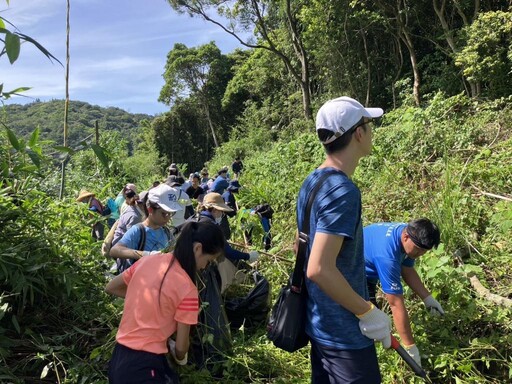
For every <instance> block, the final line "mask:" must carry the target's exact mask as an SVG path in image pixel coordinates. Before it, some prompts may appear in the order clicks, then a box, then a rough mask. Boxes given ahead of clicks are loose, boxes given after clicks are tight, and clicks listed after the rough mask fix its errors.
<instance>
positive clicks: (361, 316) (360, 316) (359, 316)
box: [356, 303, 375, 319]
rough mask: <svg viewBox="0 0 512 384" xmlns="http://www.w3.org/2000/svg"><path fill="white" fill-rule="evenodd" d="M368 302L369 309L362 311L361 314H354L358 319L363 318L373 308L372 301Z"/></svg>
mask: <svg viewBox="0 0 512 384" xmlns="http://www.w3.org/2000/svg"><path fill="white" fill-rule="evenodd" d="M368 304H370V309H369V310H367V311H366V312H364V313H363V314H361V315H356V316H357V318H359V319H361V318H363V317H364V316H366V315H367V314H368V313H370V312H371V311H372V310H373V308H375V305H373V303H368Z"/></svg>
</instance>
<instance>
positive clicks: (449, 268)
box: [0, 0, 512, 384]
mask: <svg viewBox="0 0 512 384" xmlns="http://www.w3.org/2000/svg"><path fill="white" fill-rule="evenodd" d="M168 2H169V5H170V6H169V11H170V12H171V11H172V10H175V11H178V12H186V13H189V14H190V15H192V17H203V18H206V19H207V20H210V21H211V20H212V19H214V21H217V22H218V23H222V22H224V21H226V24H225V25H224V28H225V29H224V31H225V32H226V33H229V34H231V35H233V34H234V35H236V36H238V37H239V38H240V41H241V42H242V43H243V45H244V50H236V51H234V52H230V53H226V54H224V53H222V52H221V51H220V50H219V49H218V47H217V46H216V45H215V43H213V42H212V43H209V44H205V45H203V46H200V47H186V46H185V45H183V44H176V45H175V46H174V47H173V49H172V50H171V51H170V52H169V54H168V57H167V64H166V68H165V69H164V78H165V81H166V83H165V85H164V87H163V88H162V90H161V94H160V101H162V102H164V103H167V104H169V112H168V113H165V114H162V115H161V116H158V117H156V118H155V119H153V120H152V121H151V123H147V124H146V123H145V122H143V121H142V120H143V119H145V118H146V117H144V116H133V117H131V116H127V115H124V114H123V113H122V111H119V110H117V109H115V108H110V109H107V110H105V112H108V113H106V114H103V112H101V111H102V110H101V109H99V108H96V107H93V106H89V105H87V104H86V103H73V108H74V112H73V114H72V115H71V116H74V118H73V117H71V116H70V124H76V126H74V130H75V131H74V132H75V133H74V135H76V138H78V136H79V135H80V136H79V137H80V138H83V137H84V136H85V135H87V134H90V133H92V130H93V126H94V121H95V120H96V119H102V120H100V121H99V125H100V130H101V132H100V138H99V143H98V144H99V146H98V147H99V148H97V147H94V148H93V147H90V146H88V147H83V148H81V149H79V150H76V151H73V150H70V149H69V148H67V149H66V148H58V147H56V146H55V145H54V144H48V143H45V142H44V140H43V138H48V137H46V136H43V133H42V132H40V131H39V130H38V129H36V127H37V125H38V124H39V125H40V127H41V130H43V129H46V128H47V127H48V125H45V124H43V123H44V122H45V121H48V120H49V121H52V125H51V127H50V128H49V129H50V131H51V133H52V134H55V135H56V136H55V137H53V136H52V137H51V139H53V140H55V142H56V143H57V145H59V143H61V141H62V140H61V137H60V136H59V132H61V129H60V128H59V127H61V125H62V122H61V121H62V119H63V112H62V111H60V110H59V109H62V108H63V103H62V101H54V102H50V103H33V104H31V105H29V106H27V107H26V110H24V111H23V113H21V110H20V109H21V108H25V107H19V106H11V107H4V108H3V109H2V114H1V116H2V122H4V124H2V131H1V132H2V133H1V135H0V167H1V168H0V171H1V172H0V183H1V188H0V381H2V382H8V383H11V382H12V383H16V384H18V383H36V382H38V383H39V382H47V383H55V382H59V383H106V382H107V376H106V372H107V366H108V361H109V359H110V357H111V355H112V349H113V347H114V344H115V334H116V332H117V327H118V326H119V321H120V318H121V312H122V308H123V302H122V300H120V299H114V298H113V297H111V296H109V295H107V294H106V293H105V292H104V287H105V284H106V283H107V281H109V279H110V278H111V276H109V273H108V269H109V267H110V265H111V263H112V260H111V259H106V258H105V257H103V256H102V255H101V253H100V246H101V244H100V242H95V241H93V239H92V238H91V235H90V231H91V225H92V224H93V223H94V221H95V220H97V217H91V215H90V213H89V212H88V211H87V209H86V208H85V207H84V206H83V205H82V204H78V203H77V202H76V201H75V199H76V197H77V195H78V192H79V191H80V189H82V188H86V189H88V190H91V191H94V192H95V193H96V196H97V197H98V198H99V199H100V200H102V201H105V200H106V198H107V197H114V196H115V195H116V194H117V192H118V191H119V190H120V189H121V188H122V187H123V185H125V184H126V183H127V182H135V183H136V184H137V186H138V187H139V189H140V190H144V189H147V188H149V187H150V185H151V184H152V182H153V181H154V180H160V181H162V180H163V179H164V178H165V176H166V174H165V169H166V167H167V166H168V165H169V162H176V163H178V164H179V166H180V167H181V169H182V171H183V172H185V173H186V172H188V171H196V170H198V169H200V168H202V167H203V166H204V165H205V162H206V166H207V167H208V169H209V170H210V174H211V175H213V174H215V173H216V171H217V170H218V169H220V168H221V167H222V166H224V165H226V164H230V163H231V162H232V161H233V159H234V158H235V157H236V156H240V157H241V158H242V160H243V162H244V165H245V170H244V173H243V174H242V176H241V177H240V180H239V181H240V183H241V185H242V186H243V188H242V189H241V190H240V193H239V194H238V195H237V199H238V200H237V202H238V205H239V207H240V210H239V212H238V213H237V215H236V216H235V217H234V218H232V219H230V220H231V225H232V231H233V238H232V240H233V243H234V244H237V245H235V246H236V247H239V248H244V249H246V250H249V249H256V250H259V251H260V252H261V256H260V258H259V260H258V262H257V264H256V266H255V268H256V269H258V271H259V272H260V273H261V274H262V275H264V276H265V277H266V278H267V279H268V280H269V282H270V283H271V290H272V298H273V299H275V297H276V294H277V292H278V290H279V288H280V287H281V285H282V284H284V283H285V282H286V280H287V277H288V273H289V271H290V269H291V266H292V263H293V257H294V255H293V251H292V249H293V242H294V237H295V232H296V222H295V209H296V199H297V193H298V190H299V188H300V186H301V183H302V182H303V180H304V179H305V177H306V176H307V175H308V173H309V172H311V171H312V170H313V169H315V167H317V166H318V165H319V164H321V162H322V159H323V157H324V153H323V148H322V146H321V145H320V144H319V142H318V139H317V137H316V134H315V133H314V127H315V123H314V116H315V114H316V111H317V110H318V108H319V107H320V106H321V105H322V104H323V103H324V102H325V101H326V100H329V99H331V98H334V97H337V96H340V95H349V96H351V97H354V98H356V99H358V100H360V101H361V102H362V103H363V104H365V105H366V106H371V107H382V108H384V110H385V114H384V116H383V118H382V119H380V120H379V121H377V122H376V126H375V129H374V131H373V135H374V137H373V152H372V154H371V155H370V156H368V157H366V158H365V159H364V160H363V161H362V162H361V163H360V165H359V168H358V170H357V172H356V173H355V174H354V176H353V180H354V182H355V183H356V184H357V185H358V186H359V188H360V190H361V194H362V198H363V214H362V215H363V216H362V220H363V224H364V225H366V224H370V223H375V222H383V221H400V222H402V221H408V220H410V219H413V218H418V217H428V218H430V219H432V220H433V221H434V222H435V223H436V224H437V225H438V226H439V228H440V231H441V245H440V246H439V247H438V248H437V249H435V250H433V251H431V252H428V253H427V254H426V255H425V256H422V258H421V259H420V260H419V261H418V263H417V270H418V273H419V275H420V276H421V278H422V280H423V281H424V283H425V285H426V286H427V287H428V289H429V290H430V291H431V292H432V294H433V296H434V297H435V298H436V299H437V300H439V302H440V303H442V305H443V308H444V310H445V311H446V315H445V316H443V317H431V316H429V315H428V313H427V311H425V307H424V305H423V304H422V303H421V300H419V299H418V298H417V297H416V296H415V295H414V294H413V292H412V291H411V290H410V289H406V290H405V292H404V297H405V301H406V306H407V309H408V311H409V316H410V319H411V323H412V328H413V332H414V336H415V340H416V343H417V345H418V348H419V349H420V351H421V355H422V364H423V368H424V369H425V370H426V372H427V374H428V376H429V380H427V381H424V380H422V379H420V378H418V377H415V376H414V374H413V373H412V371H411V370H410V369H409V367H408V366H407V365H406V364H405V363H404V362H403V360H402V359H401V358H400V357H399V356H398V355H397V354H396V353H395V352H394V351H393V350H384V349H383V348H382V347H381V346H380V345H378V347H377V349H378V355H379V365H380V369H381V371H382V376H383V382H384V383H386V384H395V383H422V382H429V381H430V382H433V383H439V384H446V383H449V384H462V383H464V384H466V383H471V384H481V383H485V384H491V383H492V384H497V383H507V382H512V370H511V366H512V355H511V351H512V327H511V321H510V319H511V316H512V290H511V287H512V272H511V268H510V265H512V237H511V236H510V235H511V230H512V190H511V186H512V76H510V74H511V73H512V9H511V8H510V7H511V4H510V1H506V0H492V1H485V2H482V1H477V0H475V1H455V0H433V1H428V2H406V1H403V0H399V1H395V2H390V1H387V0H378V1H349V0H314V1H308V2H304V1H290V0H286V1H253V2H243V1H233V2H227V3H226V2H221V3H222V4H220V5H219V2H218V1H213V0H194V1H188V0H184V1H181V0H180V1H174V0H169V1H168ZM231 5H232V6H233V7H230V6H231ZM219 14H220V15H222V17H221V18H220V19H215V15H219ZM7 29H9V27H8V26H7ZM248 31H249V32H248ZM9 33H10V32H9ZM14 33H15V32H14V31H13V32H12V34H14ZM0 34H7V32H5V30H0ZM247 35H250V36H249V38H247V39H246V37H247ZM0 36H1V35H0ZM11 40H12V38H11ZM0 47H2V43H0ZM7 48H8V49H7ZM18 48H19V47H18ZM6 52H10V56H8V58H9V60H11V58H12V57H11V56H12V55H13V49H12V46H7V45H6ZM14 53H15V52H14ZM4 59H6V57H5V56H2V54H0V60H4ZM14 65H16V63H14ZM2 75H3V74H2ZM0 83H1V82H0ZM0 97H1V98H6V97H9V94H6V93H5V91H4V93H2V90H1V88H0ZM50 105H52V108H50V107H48V106H50ZM83 110H85V111H87V112H85V111H83ZM29 111H30V112H29ZM100 112H101V113H100ZM13 115H14V116H17V117H16V118H15V117H13ZM139 118H140V120H139ZM25 119H27V120H26V122H25V123H24V122H23V121H25ZM37 122H39V123H37ZM137 125H140V128H141V129H139V130H137V139H136V140H135V142H136V144H135V145H134V147H133V150H129V149H128V146H127V140H129V139H126V138H125V136H124V132H114V131H115V130H116V129H117V128H119V127H121V126H122V127H124V128H122V129H123V130H124V131H129V130H134V129H135V127H136V126H137ZM84 128H85V132H82V131H81V130H82V129H84ZM50 131H49V132H48V134H49V133H50ZM105 133H107V134H105ZM82 135H84V136H82ZM99 149H101V150H99ZM60 152H62V153H63V154H64V155H65V156H64V155H63V158H64V157H66V162H65V163H64V165H65V167H64V168H65V170H66V172H67V173H66V174H65V177H66V179H65V180H66V190H65V194H64V197H63V199H59V198H58V197H57V196H58V194H57V189H58V188H57V187H58V185H59V183H60V178H61V175H62V173H61V168H60V166H61V165H62V163H59V164H57V165H58V166H56V163H55V157H51V156H49V155H47V154H48V153H60ZM59 160H60V158H59ZM262 203H269V204H271V205H272V207H273V209H274V210H275V214H274V217H273V222H272V234H273V246H272V248H271V249H270V250H268V251H267V252H265V251H264V248H263V244H262V243H260V242H259V241H257V240H255V241H254V244H253V245H251V246H249V245H246V244H245V243H244V236H243V235H244V230H245V229H246V227H245V220H248V216H250V215H248V213H247V212H248V211H247V210H249V209H251V208H253V207H255V206H256V205H258V204H262ZM260 235H262V232H261V230H259V231H258V230H256V232H255V233H254V239H258V238H259V236H260ZM384 310H385V311H389V308H387V307H386V306H385V307H384ZM232 337H233V348H232V350H229V351H228V350H226V351H222V356H221V358H220V359H217V360H216V361H215V363H214V364H213V368H214V369H213V370H212V371H214V372H215V374H212V371H210V370H207V369H202V370H200V369H198V368H197V367H195V366H194V365H191V364H189V365H187V366H184V367H181V368H180V369H179V372H180V375H181V380H182V382H183V383H185V384H187V383H194V384H195V383H214V382H219V381H222V382H223V383H233V384H235V383H236V384H238V383H283V384H286V383H309V382H310V380H311V369H310V362H309V354H310V350H309V347H306V348H303V349H301V350H300V351H298V352H295V353H294V354H289V353H287V352H284V351H282V350H280V349H277V348H275V347H274V346H273V345H272V343H270V342H269V341H268V339H267V338H266V329H265V325H264V324H262V325H261V327H259V328H257V329H255V330H254V329H253V330H248V329H246V327H244V326H242V327H240V328H237V329H234V330H232ZM212 339H213V335H212V334H208V335H205V337H204V338H203V340H202V341H203V342H204V343H211V341H212ZM210 368H212V367H210Z"/></svg>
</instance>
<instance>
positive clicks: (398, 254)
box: [363, 223, 414, 295]
mask: <svg viewBox="0 0 512 384" xmlns="http://www.w3.org/2000/svg"><path fill="white" fill-rule="evenodd" d="M406 226H407V224H405V223H378V224H371V225H369V226H367V227H365V228H364V231H363V233H364V235H363V236H364V257H365V263H366V277H367V278H368V280H369V281H372V282H377V281H378V280H380V284H381V286H382V291H383V292H384V293H387V294H391V295H401V294H403V292H404V290H403V286H402V281H401V269H402V266H405V267H414V260H413V259H410V258H408V257H407V254H406V253H405V251H404V249H403V247H402V241H401V236H402V231H403V230H404V229H405V227H406Z"/></svg>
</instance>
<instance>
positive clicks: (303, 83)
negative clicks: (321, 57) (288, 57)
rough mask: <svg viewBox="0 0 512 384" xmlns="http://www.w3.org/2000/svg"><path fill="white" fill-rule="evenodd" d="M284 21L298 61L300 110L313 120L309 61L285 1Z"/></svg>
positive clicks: (288, 4)
mask: <svg viewBox="0 0 512 384" xmlns="http://www.w3.org/2000/svg"><path fill="white" fill-rule="evenodd" d="M286 20H287V22H288V28H289V30H290V35H291V40H292V46H293V50H294V51H295V56H297V58H298V59H299V61H300V71H301V73H300V81H299V84H300V90H301V92H302V110H303V113H304V117H305V118H306V119H308V120H312V119H313V115H312V113H311V84H310V78H309V60H308V55H307V52H306V49H305V48H304V44H302V40H301V38H300V33H299V32H298V29H297V23H298V22H297V19H296V18H295V17H294V15H293V12H292V9H291V1H290V0H287V1H286Z"/></svg>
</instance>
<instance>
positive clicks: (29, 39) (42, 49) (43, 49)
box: [17, 32, 64, 66]
mask: <svg viewBox="0 0 512 384" xmlns="http://www.w3.org/2000/svg"><path fill="white" fill-rule="evenodd" d="M17 34H18V35H19V36H20V37H21V38H22V39H23V40H25V41H28V42H29V43H32V44H34V45H35V46H36V47H37V49H39V50H40V51H41V52H42V53H43V54H44V55H45V56H46V57H47V58H48V59H50V60H52V59H53V60H55V61H56V62H57V63H59V64H60V65H62V63H61V62H60V60H59V59H57V58H56V57H55V56H53V55H52V54H51V53H50V52H49V51H48V50H47V49H46V48H45V47H43V46H42V45H41V44H39V43H38V42H37V41H35V40H34V39H33V38H31V37H30V36H27V35H25V34H23V33H20V32H17ZM62 66H64V65H62Z"/></svg>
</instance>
